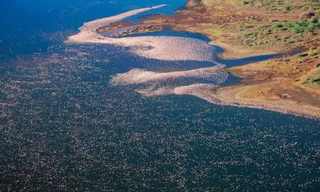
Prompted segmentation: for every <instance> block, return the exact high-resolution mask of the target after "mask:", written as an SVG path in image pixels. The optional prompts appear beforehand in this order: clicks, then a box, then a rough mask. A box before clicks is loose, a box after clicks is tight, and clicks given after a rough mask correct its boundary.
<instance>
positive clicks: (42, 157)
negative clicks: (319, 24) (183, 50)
mask: <svg viewBox="0 0 320 192" xmlns="http://www.w3.org/2000/svg"><path fill="white" fill-rule="evenodd" d="M161 3H167V4H168V7H166V8H164V9H159V10H156V11H153V12H148V13H146V14H155V13H162V14H174V12H175V10H177V9H180V8H183V6H184V3H185V1H182V0H174V1H169V0H153V1H150V0H139V1H138V0H135V1H133V0H130V1H129V0H122V1H116V0H104V1H103V0H93V1H84V0H77V1H76V0H69V1H62V0H55V1H53V0H48V1H41V2H40V1H39V2H35V1H34V0H15V1H9V0H4V1H1V2H0V14H1V17H0V24H1V26H5V27H3V28H2V30H1V32H0V59H1V62H0V109H1V111H0V122H1V123H0V191H259V192H261V191H317V190H318V189H319V185H320V183H319V176H320V169H319V167H320V155H319V154H320V130H319V128H320V122H319V120H312V119H307V118H302V117H296V116H292V115H285V114H280V113H275V112H270V111H265V110H258V109H247V108H237V107H225V106H217V105H214V104H210V103H208V102H206V101H203V100H201V99H198V98H195V97H192V96H174V95H172V96H160V97H143V96H141V95H140V94H138V93H136V92H135V91H134V89H136V86H135V85H129V86H113V85H111V84H110V80H111V78H112V76H113V75H115V74H118V73H124V72H127V71H128V70H130V69H134V68H145V69H149V70H154V71H168V70H172V69H175V70H176V69H179V70H180V69H181V70H183V69H194V68H198V67H207V66H210V65H211V64H210V63H208V62H193V61H183V62H181V61H159V60H155V59H147V58H142V57H139V56H137V55H134V54H132V53H130V52H128V50H127V49H126V48H124V47H116V46H111V45H65V44H64V43H63V41H64V39H65V38H66V37H67V36H68V35H70V34H73V33H76V32H77V29H78V27H80V26H81V25H82V23H83V22H86V21H89V20H92V19H96V18H100V17H105V16H111V15H114V14H118V13H121V12H123V11H127V10H131V9H136V8H141V7H146V6H151V5H158V4H161ZM143 16H146V15H143ZM134 19H135V20H138V19H139V17H138V18H134ZM163 34H166V35H168V34H170V35H177V36H179V35H181V36H188V37H193V38H198V39H202V40H205V39H206V38H205V37H203V36H202V35H199V34H192V33H186V32H181V33H177V32H172V31H170V30H168V31H163V32H160V33H156V34H154V35H163ZM260 59H265V58H253V59H252V60H250V59H249V61H248V60H241V61H238V63H237V61H234V60H230V61H221V62H225V63H226V64H230V65H236V64H243V63H246V62H253V61H259V60H260ZM232 78H233V77H232ZM208 81H209V82H212V81H211V80H210V79H209V80H208V79H204V80H203V79H200V80H199V79H187V80H181V81H177V82H174V84H179V85H180V84H182V85H184V84H185V83H190V82H204V83H206V82H208ZM230 81H231V83H232V82H234V81H237V79H236V78H235V79H231V80H230Z"/></svg>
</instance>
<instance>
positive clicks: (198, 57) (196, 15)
mask: <svg viewBox="0 0 320 192" xmlns="http://www.w3.org/2000/svg"><path fill="white" fill-rule="evenodd" d="M156 8H158V7H156ZM151 9H152V8H151ZM146 10H147V9H146ZM143 11H145V10H143ZM319 16H320V2H319V1H312V0H307V1H303V0H288V1H276V0H267V1H265V0H257V1H253V0H228V1H222V0H189V1H188V4H187V5H186V7H185V8H184V9H183V10H180V11H178V12H177V13H176V15H174V16H163V15H154V16H151V17H148V18H146V19H144V20H142V21H141V22H140V23H138V24H136V23H126V22H122V21H121V20H114V22H112V23H111V22H110V23H108V26H99V27H95V34H96V33H98V32H99V33H103V32H110V31H111V32H112V31H117V30H119V29H120V28H124V27H126V28H128V29H129V28H130V30H128V31H130V32H127V33H126V35H128V34H130V33H145V32H150V31H151V32H153V31H159V30H162V29H163V28H165V27H170V28H172V29H173V30H175V31H190V32H196V33H201V34H204V35H206V36H208V37H209V38H210V39H211V40H212V42H210V43H209V44H212V45H218V46H220V47H222V48H223V49H224V52H223V53H221V55H220V57H222V58H225V59H236V58H241V57H248V56H254V55H260V54H266V53H280V54H282V56H281V57H277V58H274V59H272V60H267V61H262V62H256V63H251V64H247V65H240V66H235V67H225V68H223V69H222V70H224V71H225V72H229V73H232V74H234V75H236V76H238V77H240V78H241V82H240V83H238V84H236V85H230V86H211V85H205V84H194V85H189V86H181V87H163V88H161V89H160V90H151V91H150V90H148V89H147V90H137V91H138V92H139V93H141V94H144V95H146V96H154V95H163V94H178V95H182V94H188V95H194V96H197V97H200V98H202V99H205V100H207V101H209V102H213V103H216V104H221V105H232V106H240V107H250V108H261V109H266V110H272V111H277V112H282V113H290V114H296V115H301V116H306V117H312V118H319V117H320V19H319ZM80 34H81V33H80ZM121 35H123V34H121ZM126 35H124V37H121V38H112V41H113V43H117V44H122V45H124V46H133V45H136V44H137V43H138V42H144V43H147V44H146V45H143V43H142V46H143V47H144V49H142V51H141V49H140V50H135V53H137V54H139V55H141V56H146V57H149V58H153V59H163V60H195V61H213V60H214V58H215V56H214V55H211V54H210V51H209V48H208V47H207V46H206V44H205V43H203V42H201V41H198V40H191V39H188V38H177V37H175V38H174V39H171V38H172V37H166V38H163V37H149V36H142V37H126ZM75 37H77V35H76V36H73V37H70V38H69V42H75V41H76V40H78V39H79V38H78V39H77V38H75ZM81 38H82V37H81ZM158 38H161V39H158ZM84 39H86V37H85V38H84ZM84 39H83V38H82V39H81V42H84V41H83V40H84ZM97 39H99V37H98V38H97ZM114 39H116V40H114ZM103 40H105V39H103V38H100V40H99V42H100V43H101V42H102V41H103ZM110 40H111V38H108V39H107V41H109V42H110ZM172 42H173V43H172ZM93 43H96V42H93ZM168 44H170V46H168V47H170V48H172V47H173V49H172V50H171V51H168V50H166V49H165V48H164V47H163V46H165V45H168ZM190 44H191V45H190ZM181 45H182V46H181ZM189 45H190V46H189ZM195 45H196V46H195ZM135 47H136V46H135ZM146 47H149V48H150V47H151V49H150V50H148V51H146ZM210 70H211V69H210ZM212 70H213V71H216V70H217V69H212ZM212 70H211V71H212ZM219 70H221V69H220V68H219ZM193 72H196V73H198V74H199V71H198V70H193V71H188V72H186V73H184V72H179V73H172V72H171V73H170V74H169V75H168V74H161V75H159V74H155V73H153V72H147V71H141V70H134V71H131V72H129V73H128V74H120V75H118V76H117V77H116V80H118V82H117V84H126V82H127V81H128V82H132V79H135V78H134V77H132V75H134V74H138V75H140V76H139V77H142V75H141V73H144V74H147V75H144V76H146V77H147V78H148V79H150V78H151V77H149V75H150V76H155V78H153V79H159V78H161V77H164V78H168V77H169V76H170V75H180V76H181V75H182V76H184V75H185V74H188V76H194V75H191V74H193ZM206 75H208V73H206ZM125 77H130V78H131V79H129V80H128V79H125V80H124V81H125V82H119V79H124V78H125ZM151 79H152V78H151ZM116 80H115V79H114V81H116ZM136 81H138V82H145V81H147V80H145V79H138V80H136Z"/></svg>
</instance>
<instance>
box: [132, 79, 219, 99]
mask: <svg viewBox="0 0 320 192" xmlns="http://www.w3.org/2000/svg"><path fill="white" fill-rule="evenodd" d="M217 87H218V86H217V85H214V84H202V83H198V84H192V85H186V86H179V87H161V88H159V89H153V87H148V88H146V89H137V90H136V91H137V92H138V93H139V94H141V95H143V96H146V97H155V96H164V95H193V96H197V97H200V98H202V96H203V95H202V94H201V92H202V91H203V90H213V89H216V88H217ZM206 100H209V99H206Z"/></svg>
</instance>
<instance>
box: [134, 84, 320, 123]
mask: <svg viewBox="0 0 320 192" xmlns="http://www.w3.org/2000/svg"><path fill="white" fill-rule="evenodd" d="M239 89H240V91H239ZM241 89H242V88H241V87H218V86H216V85H213V84H192V85H188V86H180V87H162V88H159V89H152V87H150V88H146V89H140V90H136V91H137V92H138V93H140V94H141V95H143V96H147V97H153V96H163V95H191V96H195V97H198V98H200V99H203V100H206V101H208V102H209V103H213V104H217V105H224V106H234V107H246V108H254V109H263V110H269V111H274V112H280V113H285V114H292V115H297V116H302V117H306V118H312V119H313V118H314V119H317V118H319V117H320V111H319V109H318V108H317V107H314V106H311V105H302V104H298V103H297V102H295V101H293V100H270V101H269V102H267V101H266V100H259V99H251V98H244V97H242V96H241V95H239V94H240V93H241ZM297 105H299V107H297Z"/></svg>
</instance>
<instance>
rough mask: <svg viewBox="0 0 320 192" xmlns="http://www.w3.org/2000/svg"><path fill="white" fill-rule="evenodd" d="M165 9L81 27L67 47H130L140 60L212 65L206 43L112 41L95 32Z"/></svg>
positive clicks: (160, 38)
mask: <svg viewBox="0 0 320 192" xmlns="http://www.w3.org/2000/svg"><path fill="white" fill-rule="evenodd" d="M163 6H165V5H158V6H154V7H149V8H142V9H135V10H131V11H128V12H125V13H122V14H119V15H116V16H111V17H106V18H102V19H97V20H94V21H91V22H87V23H85V24H84V25H83V26H82V27H80V32H79V33H77V34H75V35H72V36H70V37H69V38H68V39H67V40H66V43H79V44H90V43H93V44H112V45H117V46H124V47H130V48H131V51H132V52H133V53H135V54H137V55H139V56H142V57H146V58H150V59H158V60H166V61H173V60H174V61H176V60H179V61H180V60H181V61H185V60H191V61H209V62H211V61H213V60H214V59H215V54H214V50H213V48H212V47H211V46H210V45H209V44H208V43H207V42H205V41H202V40H198V39H194V38H187V37H175V36H140V37H124V38H111V37H105V36H103V35H100V34H99V33H98V32H97V29H98V28H100V27H103V26H107V25H110V24H111V23H114V22H118V21H121V20H123V19H125V18H128V17H131V16H134V15H137V14H140V13H143V12H146V11H150V10H153V9H158V8H161V7H163Z"/></svg>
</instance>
